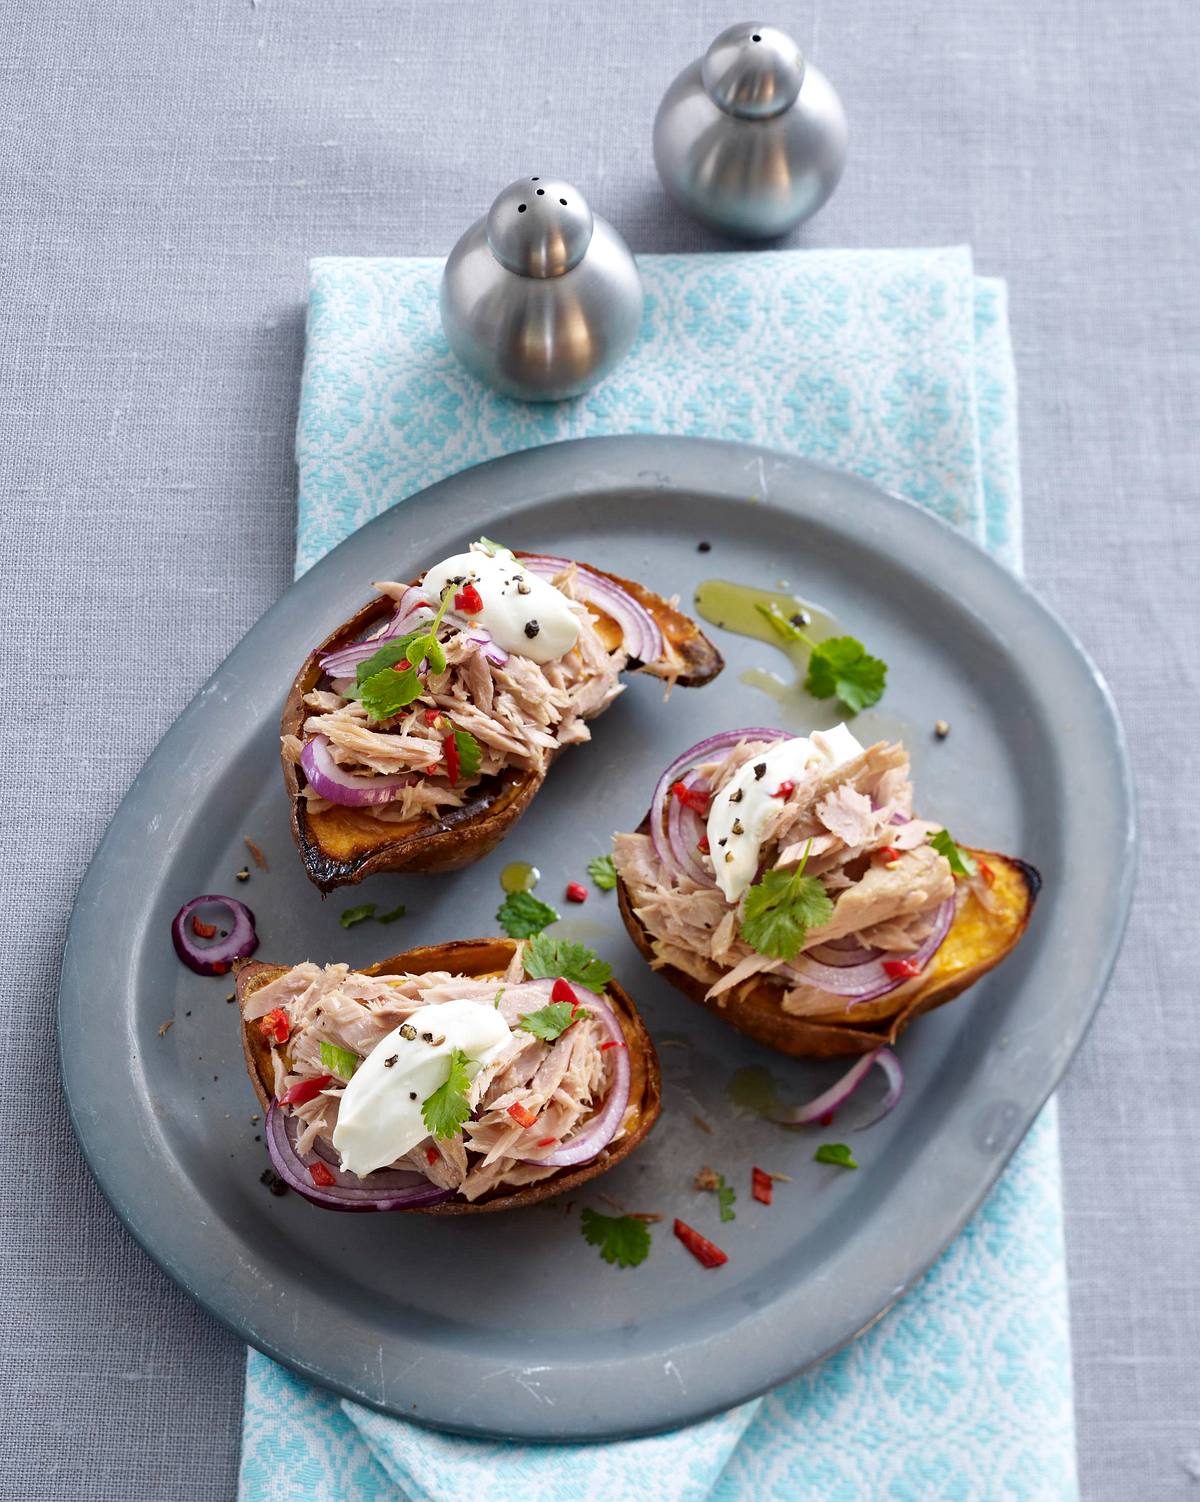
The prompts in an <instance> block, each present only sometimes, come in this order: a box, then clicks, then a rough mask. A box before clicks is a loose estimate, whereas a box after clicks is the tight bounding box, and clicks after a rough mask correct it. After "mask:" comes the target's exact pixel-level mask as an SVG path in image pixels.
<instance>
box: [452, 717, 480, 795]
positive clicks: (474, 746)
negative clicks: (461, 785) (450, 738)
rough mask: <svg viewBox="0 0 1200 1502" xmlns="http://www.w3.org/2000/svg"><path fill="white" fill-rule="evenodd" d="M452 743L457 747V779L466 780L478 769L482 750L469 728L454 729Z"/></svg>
mask: <svg viewBox="0 0 1200 1502" xmlns="http://www.w3.org/2000/svg"><path fill="white" fill-rule="evenodd" d="M454 744H455V745H456V746H457V747H458V780H459V781H460V782H466V781H468V780H469V779H470V778H472V777H474V776H475V775H476V773H477V772H478V771H479V768H480V765H481V764H482V762H483V750H482V748H481V746H480V744H479V742H478V741H477V740H476V739H475V737H474V736H473V735H472V734H471V732H470V731H469V730H456V731H455V732H454Z"/></svg>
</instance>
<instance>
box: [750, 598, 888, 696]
mask: <svg viewBox="0 0 1200 1502" xmlns="http://www.w3.org/2000/svg"><path fill="white" fill-rule="evenodd" d="M755 608H756V609H757V610H758V612H759V614H760V615H761V616H763V617H764V619H765V620H766V621H767V622H768V623H769V624H770V626H771V628H772V629H773V630H774V632H775V633H776V635H777V636H781V637H782V638H783V640H784V641H798V642H802V643H803V644H804V645H805V646H806V647H807V648H808V652H809V656H808V671H807V673H806V674H805V678H804V688H805V690H806V692H808V693H810V694H812V696H813V697H814V698H815V699H834V698H836V699H838V700H839V701H840V702H841V703H842V704H843V705H845V707H846V708H847V709H848V710H849V711H850V713H851V714H857V713H858V712H859V710H861V709H869V708H870V706H871V705H872V704H878V703H879V700H880V699H881V698H882V697H883V690H884V688H885V686H886V684H887V663H885V662H884V661H883V660H882V659H881V658H879V657H872V656H871V655H870V654H869V653H868V652H867V650H866V648H865V647H864V646H863V644H862V642H860V641H858V640H857V639H856V638H855V637H853V636H830V637H826V639H825V640H824V641H820V642H817V641H813V639H812V637H810V636H809V635H807V633H805V632H804V631H802V630H801V629H800V627H799V626H797V625H796V623H795V622H794V621H789V620H788V618H787V616H786V615H784V613H783V611H782V610H780V608H779V606H778V605H776V604H775V603H774V602H772V603H771V604H770V605H764V604H762V603H761V602H759V603H758V604H756V606H755Z"/></svg>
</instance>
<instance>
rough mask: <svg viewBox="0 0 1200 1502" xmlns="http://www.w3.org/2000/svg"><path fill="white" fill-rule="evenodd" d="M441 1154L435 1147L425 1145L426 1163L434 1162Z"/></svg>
mask: <svg viewBox="0 0 1200 1502" xmlns="http://www.w3.org/2000/svg"><path fill="white" fill-rule="evenodd" d="M441 1156H442V1155H441V1153H439V1152H438V1150H437V1148H436V1147H427V1148H426V1149H425V1161H426V1163H436V1162H437V1160H438V1159H439V1158H440V1157H441Z"/></svg>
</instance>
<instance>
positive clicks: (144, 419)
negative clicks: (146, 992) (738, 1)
mask: <svg viewBox="0 0 1200 1502" xmlns="http://www.w3.org/2000/svg"><path fill="white" fill-rule="evenodd" d="M736 18H737V16H736V13H735V12H731V11H729V10H728V9H726V8H723V7H722V6H720V5H718V4H716V3H714V0H669V3H666V0H664V3H658V4H641V5H638V4H634V3H632V0H612V3H610V4H607V5H604V6H594V7H592V6H587V7H585V6H582V5H580V6H577V7H570V8H568V7H565V6H563V7H549V6H546V5H544V4H528V5H526V4H519V3H513V0H504V3H492V4H490V5H487V6H483V5H461V6H458V7H455V8H453V9H451V8H450V7H443V6H439V7H433V6H428V7H422V6H420V5H418V4H413V3H406V0H374V3H360V0H339V4H337V5H329V4H326V3H321V0H257V3H256V0H224V3H211V4H204V3H200V0H187V3H168V4H166V5H163V4H150V3H148V0H130V3H127V4H124V5H119V6H112V5H99V4H86V3H83V4H78V5H76V6H68V5H62V4H58V5H56V4H55V3H54V0H46V3H44V4H42V5H33V4H30V3H28V0H26V3H20V0H3V4H2V5H0V60H2V64H3V80H4V89H3V95H2V97H0V204H2V205H3V210H2V212H0V266H2V267H3V291H2V294H0V411H2V413H3V443H2V444H0V505H2V507H3V517H4V523H5V525H6V526H7V528H8V529H9V540H8V542H7V544H5V545H4V546H3V547H0V586H2V591H3V593H2V598H3V602H4V607H5V617H6V619H7V621H8V630H9V634H10V645H9V650H8V652H7V654H6V657H7V664H8V671H7V681H8V684H9V694H8V709H7V712H6V713H5V715H4V717H3V722H4V724H3V734H4V738H5V744H6V748H7V750H6V755H5V759H4V765H5V767H6V769H7V770H6V772H5V774H4V777H3V779H2V781H0V829H2V830H3V850H4V863H3V873H4V883H5V896H4V902H3V906H2V908H0V912H2V914H3V917H2V919H0V974H2V975H3V977H4V985H3V994H4V1004H3V1007H4V1009H3V1017H2V1020H3V1028H4V1031H3V1035H2V1044H0V1074H2V1081H3V1088H0V1142H2V1143H3V1149H2V1152H3V1192H4V1196H5V1212H4V1214H3V1216H0V1455H2V1456H3V1457H4V1459H3V1465H2V1466H0V1497H14V1498H15V1497H21V1498H23V1499H24V1498H32V1499H41V1498H56V1499H65V1498H71V1499H74V1498H96V1499H104V1502H113V1499H126V1498H128V1499H143V1498H154V1499H181V1502H183V1499H186V1502H197V1499H209V1498H228V1497H229V1496H231V1494H232V1491H233V1486H234V1477H235V1466H236V1457H237V1440H238V1420H239V1415H240V1400H241V1393H240V1388H241V1371H242V1354H243V1353H242V1349H241V1346H240V1345H239V1343H238V1342H237V1341H236V1340H234V1339H233V1338H232V1337H231V1336H230V1335H228V1334H227V1333H226V1332H225V1331H223V1330H222V1329H220V1328H219V1327H218V1326H217V1325H216V1324H214V1323H213V1322H212V1321H211V1320H210V1319H208V1318H207V1317H206V1316H204V1315H203V1314H201V1313H200V1312H199V1311H198V1310H196V1309H195V1308H193V1307H192V1305H191V1304H190V1303H189V1301H188V1300H187V1299H186V1298H185V1297H184V1295H183V1294H181V1293H179V1292H178V1291H177V1290H176V1289H175V1288H174V1287H173V1286H172V1285H171V1284H170V1283H168V1282H167V1280H166V1279H165V1278H164V1277H163V1276H162V1275H161V1274H159V1273H158V1271H157V1270H156V1269H155V1268H154V1267H153V1265H152V1264H151V1263H150V1261H149V1259H148V1258H147V1257H145V1256H144V1255H143V1254H142V1253H141V1252H140V1251H139V1250H138V1249H137V1248H136V1247H135V1246H134V1244H133V1243H132V1242H131V1241H130V1239H129V1238H128V1236H127V1235H126V1234H125V1233H124V1231H123V1230H122V1229H121V1228H120V1226H119V1225H118V1224H117V1223H116V1221H115V1219H114V1217H113V1215H112V1214H111V1212H110V1211H109V1210H108V1209H107V1207H106V1205H105V1204H104V1203H103V1201H102V1200H101V1199H100V1196H99V1194H98V1193H97V1191H96V1190H95V1188H94V1187H93V1185H92V1183H91V1181H90V1179H89V1177H88V1175H87V1173H86V1171H85V1170H84V1168H83V1165H82V1162H81V1160H80V1157H79V1154H78V1152H77V1150H76V1147H75V1144H74V1139H73V1137H72V1135H71V1132H70V1128H69V1126H68V1125H67V1122H66V1119H65V1116H64V1113H63V1108H62V1103H61V1100H60V1097H59V1094H58V1091H57V1087H56V1085H55V1080H54V1053H53V1047H54V1045H53V1018H52V1003H53V995H54V987H55V981H56V978H57V970H58V957H59V951H60V947H61V943H62V938H63V932H64V926H65V922H66V917H67V913H68V910H69V907H70V903H71V899H72V896H73V894H74V891H75V887H76V884H77V882H78V880H79V876H80V873H81V872H82V870H83V867H84V865H85V863H86V861H87V859H88V857H89V856H90V855H91V853H92V850H93V849H94V847H95V844H96V842H97V840H98V839H99V837H100V834H101V832H102V831H103V829H104V826H105V824H106V823H107V821H108V819H109V817H110V815H111V814H112V811H113V809H114V808H115V807H116V804H117V802H118V800H119V798H120V796H121V794H122V793H123V791H124V790H125V788H126V786H127V785H128V783H129V781H130V780H131V778H132V777H133V775H134V773H135V772H136V770H137V768H138V766H139V765H140V764H141V762H142V760H143V758H144V757H145V756H146V755H147V754H148V752H149V751H150V750H151V748H152V747H153V745H154V743H155V741H156V740H157V739H158V737H159V735H160V734H161V732H162V731H163V730H164V729H165V728H166V726H167V725H168V724H169V722H170V721H171V719H172V717H173V716H174V715H175V714H176V713H177V711H178V710H179V709H181V708H182V706H183V705H184V704H185V703H186V701H187V700H188V698H189V697H190V696H191V694H192V693H193V692H194V690H195V689H196V688H197V687H198V686H199V684H200V683H201V682H202V681H203V680H204V678H205V677H206V676H207V674H208V673H209V672H210V671H211V670H212V668H213V667H215V666H216V664H217V663H218V662H219V661H220V660H221V658H222V657H223V656H224V654H225V653H226V651H227V650H228V649H229V648H230V647H231V646H232V645H233V643H234V642H235V641H236V640H237V639H238V637H239V636H240V635H241V634H242V632H243V631H245V629H246V628H247V627H248V626H249V625H250V624H251V622H252V621H253V620H254V619H255V618H256V617H257V616H258V615H259V613H260V612H261V611H262V610H263V609H264V608H265V607H266V606H267V605H268V604H269V603H270V601H271V600H273V599H274V598H275V596H276V595H278V594H279V592H280V591H281V590H282V589H283V588H284V587H285V586H286V584H287V582H288V578H289V572H290V559H291V554H292V524H293V477H292V426H293V421H294V417H295V404H296V391H297V378H298V373H299V363H300V358H301V352H302V333H303V306H302V300H303V296H304V286H305V260H306V258H307V256H309V255H310V254H311V253H314V252H324V253H337V254H404V253H420V252H425V253H440V252H444V251H445V250H447V249H448V248H449V246H450V245H451V243H452V242H453V240H454V239H455V237H456V236H457V234H458V232H459V230H460V229H461V228H463V227H464V226H465V224H466V223H467V222H468V220H469V219H471V218H472V217H474V216H475V215H476V214H478V213H479V212H481V211H482V210H483V209H484V208H485V207H486V205H487V204H488V202H489V201H490V199H491V197H492V194H493V192H494V191H495V190H496V189H497V188H498V187H499V186H500V185H502V184H503V183H504V182H506V181H508V180H509V179H510V178H511V177H514V176H516V175H517V174H519V173H523V172H527V171H529V170H530V169H531V167H532V168H533V169H534V170H537V169H540V170H542V171H543V172H547V171H553V172H556V173H560V174H562V175H564V176H566V177H567V178H569V179H572V180H574V181H576V182H578V183H579V184H580V186H581V187H583V188H584V189H585V190H586V191H587V193H588V196H589V198H590V199H591V201H592V202H593V204H594V205H595V206H596V207H597V209H598V210H599V211H600V212H602V213H603V214H605V215H606V216H607V217H609V218H611V219H612V220H613V221H614V222H615V223H616V224H617V225H618V227H619V228H620V229H621V230H622V231H623V232H624V233H625V235H626V236H627V237H628V239H629V240H630V242H631V243H632V245H633V246H634V248H635V249H637V250H690V249H697V248H701V247H709V246H712V245H714V244H715V243H716V242H715V241H713V240H712V239H711V238H710V237H708V236H707V235H706V234H705V233H704V232H702V231H701V230H699V229H698V228H696V227H694V226H692V225H690V224H688V223H687V222H685V221H684V220H683V219H681V218H680V217H679V216H678V215H677V214H676V213H675V212H674V211H672V210H671V209H669V208H668V206H667V204H666V202H665V201H664V199H663V197H662V195H661V194H660V192H659V190H658V187H657V182H656V179H655V176H654V171H653V167H652V163H651V157H650V149H649V130H650V122H651V119H652V117H653V112H654V108H655V105H656V103H657V100H658V97H659V94H660V92H661V90H662V89H663V88H664V87H665V85H666V83H667V81H668V80H669V79H670V77H671V76H672V75H673V73H674V72H675V71H676V69H677V68H679V67H680V66H682V65H683V64H684V63H685V62H686V61H687V60H688V59H689V58H690V57H691V56H693V55H695V54H696V53H698V52H699V51H700V50H702V48H703V46H704V45H705V44H706V42H707V40H708V39H709V37H710V36H711V35H712V34H713V33H714V32H715V31H716V30H718V29H719V28H720V27H721V26H722V25H724V24H726V23H727V22H728V21H730V20H732V19H736ZM778 19H779V20H780V21H781V22H783V23H784V24H786V25H788V26H789V27H790V28H791V29H792V30H793V32H794V33H795V34H796V36H797V38H798V39H799V41H800V42H801V44H802V45H803V46H805V47H806V48H807V49H809V51H810V53H811V55H812V56H813V57H814V58H815V59H816V60H817V61H818V62H819V63H820V65H821V66H822V67H823V68H824V69H825V70H826V71H827V72H828V73H829V74H830V75H831V77H832V78H833V79H834V80H835V81H836V83H837V85H838V87H839V88H840V89H841V91H842V93H843V96H844V98H845V101H846V105H847V109H848V112H849V115H850V119H851V123H852V127H853V145H852V154H851V165H850V168H849V170H848V172H847V174H846V177H845V180H844V182H843V184H842V187H841V189H840V191H839V193H838V195H837V196H836V198H835V199H834V201H833V202H832V203H831V204H830V206H829V207H828V208H827V209H826V211H825V213H824V214H823V215H822V216H821V217H820V218H819V219H818V220H817V221H816V223H815V224H814V225H812V226H811V227H810V229H809V230H808V232H807V233H806V235H804V236H803V237H802V239H801V240H800V241H799V242H798V243H806V244H811V245H831V246H839V245H852V246H853V245H864V246H876V245H916V244H935V243H946V242H954V241H969V242H970V243H971V244H972V245H973V246H974V249H975V252H976V258H977V264H978V266H979V268H980V269H981V270H983V271H985V272H993V273H998V274H1001V275H1004V276H1006V277H1008V279H1009V284H1010V290H1011V302H1012V320H1013V335H1014V339H1015V342H1016V349H1017V361H1018V368H1019V374H1020V379H1021V387H1022V414H1021V430H1022V445H1023V459H1024V479H1025V488H1026V535H1027V559H1028V570H1029V573H1030V576H1031V578H1032V580H1033V582H1034V584H1035V585H1036V586H1037V587H1038V588H1039V589H1040V590H1041V591H1042V593H1043V594H1044V595H1045V596H1046V598H1047V599H1048V600H1049V601H1050V603H1051V604H1052V605H1053V606H1055V607H1056V608H1057V609H1058V610H1059V611H1060V612H1061V613H1062V614H1063V615H1064V616H1065V617H1066V619H1067V620H1068V622H1069V623H1070V624H1071V625H1072V626H1073V627H1074V628H1075V630H1076V631H1077V632H1078V633H1079V635H1080V636H1081V637H1082V638H1083V640H1084V642H1085V643H1086V644H1087V646H1088V647H1089V648H1090V650H1091V651H1092V652H1093V653H1094V654H1095V656H1096V658H1097V659H1098V661H1099V662H1100V664H1101V666H1102V668H1103V669H1104V671H1105V672H1106V673H1107V674H1108V676H1109V680H1110V682H1111V683H1112V685H1113V687H1114V690H1115V692H1116V695H1117V698H1118V701H1119V703H1120V706H1121V709H1122V712H1123V715H1124V718H1125V723H1126V726H1127V729H1128V731H1129V733H1130V737H1131V744H1132V750H1133V755H1134V760H1135V762H1136V766H1137V773H1138V778H1139V787H1140V799H1141V821H1142V836H1143V842H1142V857H1141V878H1140V884H1139V894H1138V899H1137V902H1136V905H1135V910H1134V916H1133V921H1132V925H1131V928H1130V932H1129V937H1128V941H1127V943H1126V946H1125V952H1124V956H1123V959H1122V962H1121V964H1120V966H1119V969H1118V973H1117V976H1116V979H1115V981H1114V984H1113V987H1112V989H1111V991H1110V994H1109V997H1108V1000H1107V1002H1106V1004H1105V1006H1104V1008H1103V1010H1102V1012H1101V1014H1100V1017H1099V1020H1098V1022H1097V1024H1096V1026H1095V1028H1094V1029H1093V1031H1092V1033H1091V1035H1090V1037H1089V1039H1088V1041H1087V1043H1086V1044H1085V1046H1084V1048H1083V1051H1082V1053H1081V1054H1080V1056H1079V1059H1078V1060H1077V1062H1076V1064H1075V1066H1074V1069H1073V1070H1072V1073H1071V1075H1070V1077H1069V1079H1068V1081H1067V1083H1066V1085H1065V1086H1064V1088H1063V1091H1062V1106H1063V1125H1064V1148H1063V1150H1064V1157H1065V1184H1066V1205H1067V1236H1068V1254H1069V1263H1070V1275H1071V1307H1072V1319H1073V1328H1074V1344H1075V1372H1076V1382H1077V1400H1078V1411H1079V1444H1080V1470H1081V1476H1082V1483H1083V1491H1084V1495H1085V1497H1086V1498H1088V1499H1089V1502H1090V1499H1093V1498H1094V1499H1105V1502H1120V1499H1136V1502H1146V1499H1149V1498H1161V1497H1170V1496H1176V1495H1187V1494H1193V1493H1192V1488H1193V1486H1194V1485H1195V1483H1196V1480H1197V1478H1200V1356H1198V1354H1197V1353H1198V1350H1200V1342H1198V1339H1197V1336H1198V1334H1200V1256H1198V1255H1197V1254H1198V1252H1200V1152H1198V1151H1197V1146H1196V1144H1197V1142H1200V1092H1198V1091H1197V1088H1196V1073H1197V1047H1196V1038H1197V1032H1196V1028H1195V1025H1194V1020H1193V1019H1194V1017H1195V1016H1196V1013H1197V1009H1198V1008H1200V995H1198V988H1197V983H1196V961H1195V960H1194V959H1193V957H1192V956H1191V954H1190V943H1191V940H1192V936H1193V935H1194V934H1195V932H1196V929H1197V919H1198V916H1200V915H1198V912H1197V900H1196V892H1197V887H1198V886H1200V814H1198V813H1197V809H1198V808H1200V802H1198V800H1197V796H1196V788H1197V785H1198V779H1197V775H1196V774H1197V770H1198V756H1197V749H1196V748H1197V730H1198V729H1200V724H1198V719H1200V717H1198V714H1197V698H1198V694H1200V671H1198V668H1197V664H1198V663H1200V629H1198V624H1200V610H1198V608H1197V595H1198V592H1197V576H1198V575H1200V501H1198V499H1197V458H1198V454H1197V450H1198V447H1200V442H1198V435H1200V353H1198V351H1200V299H1198V298H1197V295H1196V287H1197V271H1198V270H1200V266H1198V261H1200V257H1198V255H1197V251H1198V248H1200V207H1198V195H1200V181H1198V179H1200V145H1198V141H1200V129H1198V127H1200V108H1198V104H1197V100H1198V92H1197V82H1196V81H1197V78H1200V10H1198V9H1197V6H1196V4H1195V0H1138V3H1136V4H1120V3H1116V0H1103V3H1098V0H1093V3H1090V4H1089V3H1085V0H1057V3H1056V4H1054V5H1052V6H1035V5H1033V4H1032V3H1028V0H1026V3H1022V0H897V3H894V4H891V5H888V6H882V5H878V4H871V3H869V0H841V3H840V4H839V5H837V6H836V7H833V6H831V7H828V8H827V12H826V13H824V14H823V13H822V7H821V6H820V5H819V3H817V0H807V3H805V4H799V5H794V6H792V7H790V9H788V8H785V12H780V13H779V16H778ZM14 639H15V641H14ZM14 644H15V652H14V650H13V647H14ZM30 707H32V715H31V714H30V713H29V708H30ZM114 942H115V943H119V942H120V936H119V935H114ZM104 1002H105V998H104V997H103V996H97V998H96V1025H97V1026H98V1027H103V1026H104V1021H105V1009H104Z"/></svg>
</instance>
